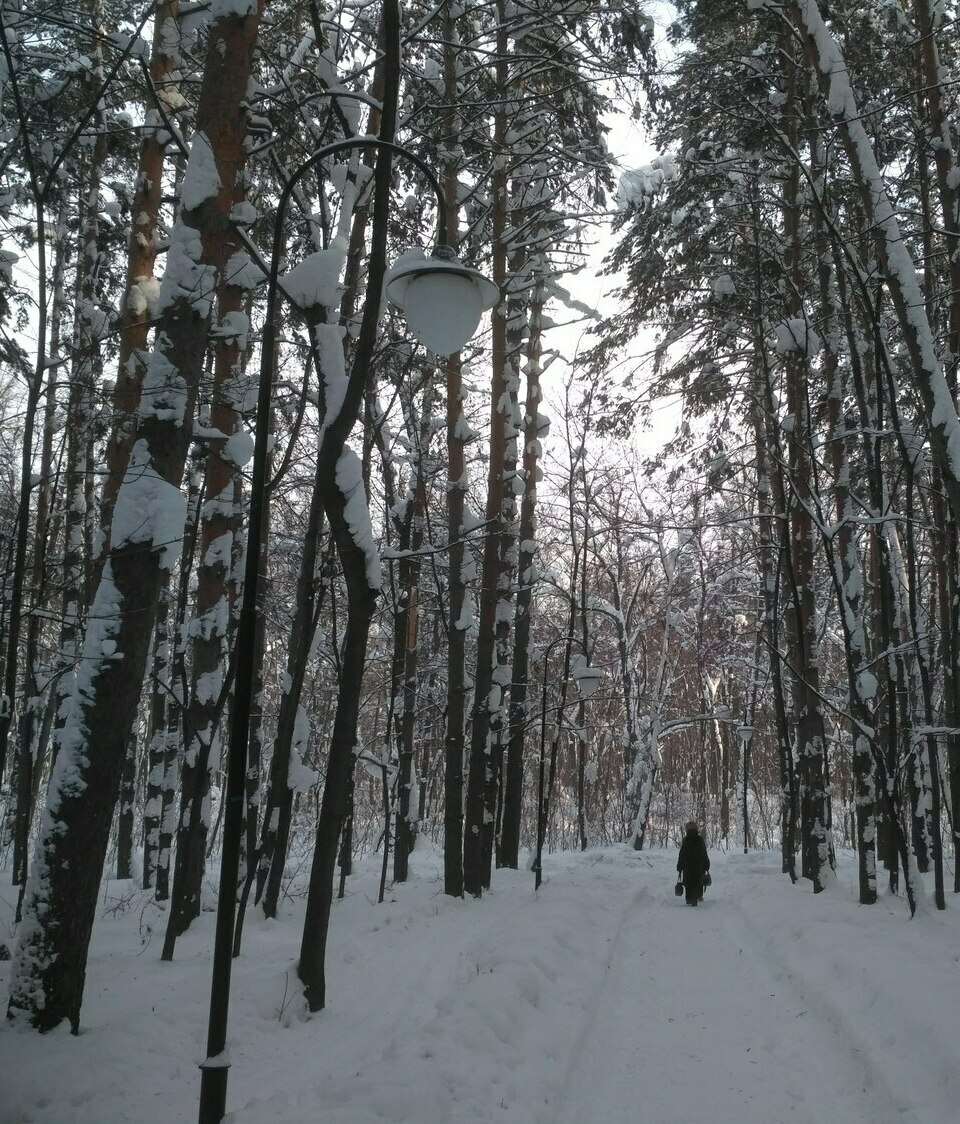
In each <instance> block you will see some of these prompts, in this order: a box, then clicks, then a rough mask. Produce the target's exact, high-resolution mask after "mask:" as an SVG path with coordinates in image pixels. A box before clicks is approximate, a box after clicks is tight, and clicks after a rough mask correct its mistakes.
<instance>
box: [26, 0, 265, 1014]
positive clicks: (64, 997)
mask: <svg viewBox="0 0 960 1124" xmlns="http://www.w3.org/2000/svg"><path fill="white" fill-rule="evenodd" d="M264 3H265V0H260V2H259V3H257V4H256V6H255V7H253V8H252V9H251V10H250V11H249V13H248V14H246V15H244V16H238V15H236V14H235V13H234V11H233V9H232V8H228V9H223V10H219V9H218V12H217V14H216V15H214V17H213V19H212V21H211V23H210V26H209V31H208V51H207V58H206V65H205V68H204V74H203V81H202V85H201V90H200V98H199V101H198V105H197V116H196V133H195V134H194V139H193V144H192V148H191V153H190V160H189V163H188V166H187V172H186V175H185V177H184V182H183V188H182V196H181V211H180V215H179V217H178V219H177V222H176V223H175V225H174V229H173V233H172V236H171V241H170V249H169V251H168V254H167V267H166V272H165V274H164V279H163V283H162V285H161V291H160V300H159V313H160V324H159V331H158V345H157V347H156V349H155V350H154V351H153V352H152V354H151V356H150V361H149V364H148V372H147V376H146V379H145V381H144V387H143V401H142V403H141V407H140V428H139V433H138V437H137V440H136V442H135V443H134V446H133V450H132V452H131V457H130V464H129V466H128V468H127V471H126V473H125V475H124V479H123V483H122V484H121V486H120V490H119V493H118V496H117V503H116V507H115V509H114V517H113V531H112V537H111V544H110V550H109V553H108V554H107V556H106V561H105V565H104V569H103V575H102V577H101V579H100V583H99V587H98V589H97V594H96V597H95V599H94V602H93V605H92V607H91V613H90V623H89V625H88V628H87V631H86V637H85V642H84V650H83V656H84V658H83V664H82V675H81V676H79V677H78V681H77V685H76V689H75V691H74V693H73V695H72V696H71V700H70V713H69V715H68V718H67V721H66V723H65V725H64V726H63V728H62V729H61V730H60V731H59V732H58V735H57V738H58V745H59V754H58V758H57V765H56V769H55V771H54V775H53V777H52V779H51V785H50V793H49V797H48V802H47V816H46V822H45V825H44V830H43V833H42V835H41V839H40V844H39V845H38V848H37V861H36V862H35V864H34V870H33V873H32V874H31V877H30V882H29V884H28V887H27V909H26V922H25V924H24V926H23V929H22V930H21V937H20V943H19V945H18V947H17V952H16V957H15V963H14V966H13V972H12V980H11V993H10V1010H11V1011H18V1010H19V1011H23V1012H24V1013H25V1014H26V1016H27V1017H28V1018H29V1020H30V1022H31V1023H32V1024H33V1025H34V1026H35V1027H36V1028H37V1029H40V1030H49V1029H52V1028H53V1027H55V1026H57V1025H58V1024H59V1023H60V1022H61V1021H62V1020H64V1019H67V1020H69V1022H70V1025H71V1028H72V1029H73V1031H74V1032H75V1033H76V1032H77V1030H78V1029H79V1023H80V1006H81V1002H82V998H83V983H84V977H85V970H86V959H87V948H88V945H89V942H90V933H91V930H92V928H93V919H94V914H95V911H96V901H97V891H98V888H99V884H100V876H101V872H102V870H103V863H104V858H105V856H106V849H107V841H108V838H109V833H110V823H111V819H112V815H113V809H114V806H115V804H116V801H117V794H118V789H119V785H120V774H121V772H122V769H123V760H124V753H125V750H126V739H127V736H128V734H129V731H130V728H131V726H132V724H133V719H134V715H135V713H136V708H137V704H138V702H139V698H140V692H141V688H142V685H143V677H144V671H145V668H146V663H147V657H148V654H149V648H150V635H151V630H152V627H153V620H154V616H155V612H156V603H157V600H158V598H159V595H160V591H161V589H162V586H163V580H164V573H165V571H167V570H169V569H170V568H171V566H172V565H173V564H174V562H175V561H176V556H177V552H178V547H179V539H180V536H181V535H182V533H183V525H184V506H183V497H182V495H181V493H180V482H181V479H182V476H183V468H184V462H185V460H186V455H187V448H188V445H189V442H190V439H191V435H192V432H193V420H194V410H195V404H196V396H197V390H198V385H199V382H200V376H201V374H202V371H203V357H204V354H205V351H206V347H207V338H208V332H209V328H210V323H211V317H212V312H213V301H214V297H215V295H216V291H217V288H218V287H219V285H220V283H221V280H222V277H223V274H224V271H225V266H226V259H225V256H224V251H225V249H226V247H227V245H228V241H227V239H226V233H227V231H228V230H229V229H230V228H231V224H230V220H229V215H230V209H231V207H232V206H233V202H234V200H235V197H236V186H235V185H236V184H237V182H238V177H239V176H241V174H242V169H243V165H244V162H245V158H246V148H245V145H244V140H245V137H246V120H247V108H246V106H247V103H246V98H247V89H248V84H249V80H250V76H251V73H252V66H253V54H254V48H255V45H256V40H257V34H258V31H259V25H260V16H261V12H262V9H263V4H264ZM93 746H95V747H96V752H95V753H94V752H91V751H90V750H91V747H93ZM77 855H83V856H84V861H83V862H82V863H78V862H77V861H76V856H77Z"/></svg>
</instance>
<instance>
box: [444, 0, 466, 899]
mask: <svg viewBox="0 0 960 1124" xmlns="http://www.w3.org/2000/svg"><path fill="white" fill-rule="evenodd" d="M443 21H444V23H443V26H444V40H445V46H444V52H443V83H444V94H445V99H446V103H447V105H448V106H449V109H448V111H447V112H448V115H447V118H446V120H445V123H444V140H445V142H446V143H445V145H444V148H445V150H446V152H447V153H448V156H447V159H446V161H445V163H444V169H443V191H444V200H445V202H446V205H447V221H448V228H449V238H450V245H451V246H453V247H454V248H456V246H457V243H458V241H459V199H458V192H459V181H458V178H457V173H458V170H459V158H458V157H457V155H456V152H457V140H458V138H459V133H460V126H461V121H460V116H459V113H458V112H457V109H456V106H457V91H458V89H459V81H458V67H459V53H458V51H457V44H458V38H457V36H458V31H457V21H456V18H455V16H454V14H453V5H451V4H447V5H445V6H444V16H443ZM445 375H446V397H447V559H448V568H447V589H448V598H449V606H450V610H449V612H450V615H449V619H448V621H447V707H446V712H447V713H446V729H445V733H444V804H443V807H444V812H443V890H444V893H445V894H449V895H451V896H452V897H462V896H463V812H464V808H463V797H464V792H463V780H464V776H463V773H464V769H463V763H464V751H465V734H466V694H467V684H466V637H467V628H468V621H467V619H466V617H465V616H464V608H465V606H466V605H467V584H466V573H465V565H466V564H467V562H468V561H469V555H468V550H467V546H466V544H465V542H464V513H465V510H466V492H467V458H466V443H467V435H468V429H467V423H466V417H465V413H464V406H465V404H466V403H465V400H466V393H465V391H464V386H463V378H462V372H461V363H460V356H459V355H451V356H449V357H448V358H447V362H446V367H445Z"/></svg>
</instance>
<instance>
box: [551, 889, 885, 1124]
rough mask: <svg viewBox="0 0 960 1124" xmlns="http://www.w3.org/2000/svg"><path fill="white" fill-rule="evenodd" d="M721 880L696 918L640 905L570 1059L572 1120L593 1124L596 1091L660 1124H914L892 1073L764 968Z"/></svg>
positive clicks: (655, 902)
mask: <svg viewBox="0 0 960 1124" xmlns="http://www.w3.org/2000/svg"><path fill="white" fill-rule="evenodd" d="M661 881H662V880H661ZM718 881H719V882H720V883H721V888H719V889H717V888H711V889H709V890H708V891H707V894H706V896H705V901H704V902H703V903H702V904H701V905H699V906H698V907H696V909H694V908H691V907H689V906H687V905H686V903H685V902H684V900H683V899H682V898H680V899H678V898H675V897H674V896H673V893H672V889H671V888H668V887H664V888H663V889H662V890H661V891H660V892H659V893H658V894H657V895H648V896H645V897H644V898H643V900H642V902H641V905H642V908H636V909H634V911H633V913H632V916H631V918H630V925H629V926H628V927H626V928H625V929H624V931H622V932H621V933H620V934H618V939H617V944H616V946H615V948H614V950H613V954H612V956H611V960H610V963H609V964H608V967H607V971H606V974H605V977H604V984H603V986H602V988H601V989H600V991H599V992H598V994H597V996H596V1000H595V1004H594V1008H593V1011H592V1014H591V1016H590V1018H589V1020H588V1022H587V1023H586V1024H585V1026H584V1028H583V1031H582V1033H581V1035H580V1039H579V1041H578V1046H577V1049H576V1050H575V1052H574V1054H573V1056H572V1057H571V1067H570V1070H569V1076H568V1078H567V1080H566V1082H565V1088H564V1095H563V1097H562V1098H561V1101H562V1102H563V1103H564V1110H563V1112H562V1113H561V1115H560V1116H559V1117H558V1121H559V1122H560V1124H581V1122H583V1121H586V1120H590V1119H591V1117H592V1113H593V1112H594V1111H595V1107H593V1106H596V1104H597V1100H598V1095H599V1096H600V1097H601V1099H602V1103H604V1104H605V1116H604V1119H606V1120H610V1121H628V1120H632V1119H634V1118H635V1117H636V1114H637V1112H638V1109H639V1110H640V1112H641V1115H642V1118H643V1119H644V1120H645V1121H651V1122H658V1124H674V1122H676V1124H698V1122H701V1121H702V1122H707V1121H714V1122H730V1124H733V1122H736V1124H786V1122H795V1124H843V1122H850V1124H853V1122H862V1121H870V1122H872V1124H882V1122H886V1121H894V1120H903V1119H904V1117H903V1115H902V1114H901V1113H900V1112H897V1111H895V1110H894V1109H892V1108H891V1102H892V1097H891V1095H890V1093H889V1090H887V1089H885V1087H884V1083H883V1081H882V1078H881V1076H880V1074H878V1073H877V1072H876V1071H875V1069H874V1068H873V1067H870V1066H867V1065H865V1064H864V1061H863V1059H862V1058H861V1057H860V1056H858V1055H857V1053H856V1051H855V1049H854V1048H853V1047H852V1046H850V1045H849V1044H848V1042H847V1041H846V1040H845V1039H844V1036H843V1035H842V1034H840V1033H837V1031H836V1030H835V1029H834V1028H833V1027H832V1026H830V1025H829V1023H825V1022H824V1021H823V1020H821V1019H820V1018H818V1017H817V1015H816V1014H812V1011H811V1006H810V1005H809V1004H807V1003H806V1002H805V1000H804V997H802V996H800V995H799V994H798V992H797V990H796V989H795V988H793V987H792V986H790V983H789V981H788V980H787V979H786V978H785V977H783V976H781V977H780V978H777V977H776V975H775V974H774V973H773V972H771V971H770V970H769V969H768V968H767V966H766V965H765V963H764V962H763V961H762V960H761V959H758V957H757V956H756V955H755V952H754V950H753V949H752V948H751V947H750V942H749V940H745V939H744V938H743V936H742V935H741V930H742V929H745V928H746V927H745V926H743V925H742V922H741V920H740V918H739V917H738V915H737V909H736V904H735V903H731V902H730V901H729V900H727V899H726V897H725V894H724V889H723V888H722V883H723V879H722V876H721V878H720V879H719V880H718ZM728 892H729V891H728ZM600 1090H602V1094H601V1093H600Z"/></svg>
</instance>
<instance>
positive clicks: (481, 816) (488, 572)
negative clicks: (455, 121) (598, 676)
mask: <svg viewBox="0 0 960 1124" xmlns="http://www.w3.org/2000/svg"><path fill="white" fill-rule="evenodd" d="M507 26H508V20H507V16H506V10H505V4H504V0H497V61H496V88H497V97H498V99H499V101H498V103H497V108H496V111H495V114H494V125H493V150H494V153H495V154H496V156H497V159H496V164H495V170H494V172H493V175H492V177H491V185H490V195H491V198H492V201H493V202H492V207H493V215H492V233H491V240H492V244H493V267H492V274H493V282H494V284H495V285H497V286H498V287H499V288H501V289H502V288H503V286H504V283H505V281H506V276H507V241H506V231H507V217H508V216H507V207H508V200H507V187H508V169H507V165H506V159H507V153H506V138H507V107H506V101H505V99H506V93H507V80H508V62H507V47H508V36H507ZM507 347H508V344H507V319H506V315H505V312H504V310H500V309H498V310H495V311H494V315H493V331H492V339H491V344H490V351H491V359H490V362H491V368H492V372H491V379H492V381H491V388H490V454H489V455H490V460H489V470H488V473H487V500H486V507H485V509H484V513H485V518H486V522H487V535H486V538H485V539H484V544H483V564H482V569H481V573H480V605H479V634H478V636H477V649H476V653H477V654H476V670H475V673H474V689H473V690H474V694H473V714H472V726H471V734H470V761H469V765H468V769H467V797H466V817H465V824H464V837H463V887H464V890H465V891H466V892H467V893H468V894H472V895H473V896H474V897H480V895H481V894H482V893H483V887H484V885H485V884H487V883H488V882H489V877H488V872H487V868H486V865H485V861H484V828H485V825H486V823H487V816H488V815H489V814H490V812H489V808H488V793H489V789H490V785H491V783H492V781H493V778H494V760H493V752H492V750H493V745H492V738H491V733H492V732H493V731H492V730H491V724H492V723H493V721H494V718H495V716H496V714H497V713H498V712H499V710H500V705H501V698H502V693H503V686H504V684H501V683H499V682H497V681H496V677H495V670H496V655H497V649H496V636H497V605H498V603H499V601H500V593H501V590H500V581H501V562H502V560H501V553H500V546H501V536H502V534H503V504H504V492H505V480H504V472H505V468H506V459H507V442H508V440H509V432H510V430H511V429H512V427H513V418H512V416H511V409H510V402H509V393H508V371H507V364H508V351H507ZM514 394H515V392H514Z"/></svg>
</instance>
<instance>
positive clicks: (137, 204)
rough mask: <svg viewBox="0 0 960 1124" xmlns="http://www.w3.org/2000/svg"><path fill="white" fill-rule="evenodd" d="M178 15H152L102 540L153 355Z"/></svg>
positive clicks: (175, 6)
mask: <svg viewBox="0 0 960 1124" xmlns="http://www.w3.org/2000/svg"><path fill="white" fill-rule="evenodd" d="M179 18H180V0H161V3H160V4H159V5H158V7H157V11H156V13H155V15H154V17H153V45H152V49H151V54H150V65H149V75H150V81H151V83H152V85H153V89H154V90H155V91H156V100H157V102H159V104H156V103H153V98H152V97H148V99H147V104H146V107H145V113H144V127H143V132H142V134H141V140H140V152H139V155H138V159H137V175H136V179H135V181H134V188H133V199H132V200H131V213H132V216H133V223H132V225H131V228H130V238H129V241H128V243H127V277H126V283H125V285H124V290H123V302H122V304H121V306H120V317H119V321H118V328H119V333H120V340H119V345H120V346H119V350H118V354H117V378H116V384H115V386H114V392H113V414H114V418H115V422H114V427H113V431H112V433H111V434H110V439H109V440H108V442H107V448H106V456H105V459H106V463H107V478H106V480H105V482H104V487H103V496H102V500H101V504H100V529H101V534H102V540H103V543H104V546H106V544H107V543H108V542H109V539H110V525H111V523H112V521H113V508H114V505H115V504H116V501H117V492H118V491H119V488H120V484H121V482H122V480H123V474H124V471H125V470H126V466H127V462H128V461H129V460H130V451H131V449H132V448H133V442H134V440H135V439H136V434H137V408H138V407H139V405H140V388H141V385H142V383H143V376H144V372H145V370H146V365H147V357H148V352H147V339H148V335H149V332H150V325H151V323H152V321H153V317H154V313H155V306H156V297H157V289H158V283H157V281H156V280H155V278H154V268H155V266H156V260H157V253H158V250H159V247H160V244H161V226H160V214H161V206H162V203H163V175H164V163H165V157H166V150H167V145H168V144H169V143H170V138H169V133H168V132H167V131H166V129H165V127H164V120H163V117H164V114H166V115H168V116H169V114H170V113H172V112H173V111H174V109H175V107H176V105H177V103H178V101H179V100H181V96H180V93H179V90H178V89H177V86H178V81H179V79H178V74H179V71H178V69H177V68H178V65H179V63H180V58H179V47H178V40H179V32H180V28H179ZM161 110H163V113H161Z"/></svg>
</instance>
